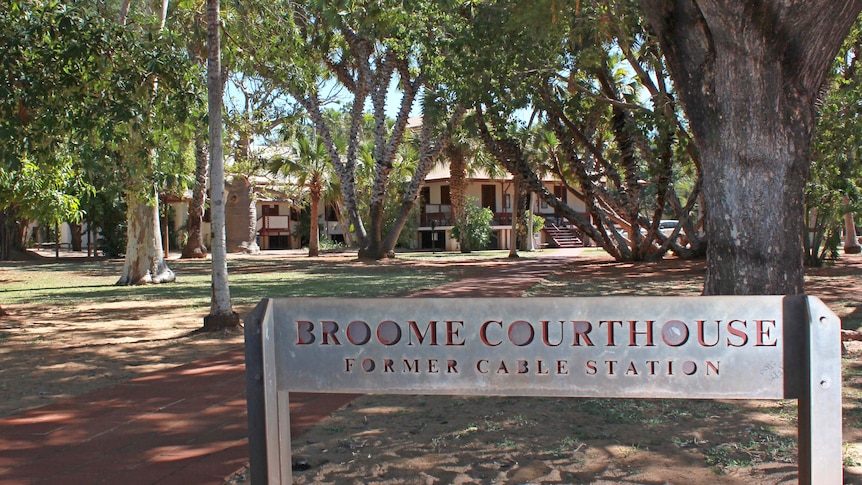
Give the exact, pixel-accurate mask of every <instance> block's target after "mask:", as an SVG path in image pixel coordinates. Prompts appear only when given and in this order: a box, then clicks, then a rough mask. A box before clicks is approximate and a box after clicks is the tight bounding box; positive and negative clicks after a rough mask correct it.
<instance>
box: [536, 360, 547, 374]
mask: <svg viewBox="0 0 862 485" xmlns="http://www.w3.org/2000/svg"><path fill="white" fill-rule="evenodd" d="M536 375H540V376H546V375H548V369H547V368H545V361H544V360H541V359H540V360H537V361H536Z"/></svg>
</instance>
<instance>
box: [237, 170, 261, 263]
mask: <svg viewBox="0 0 862 485" xmlns="http://www.w3.org/2000/svg"><path fill="white" fill-rule="evenodd" d="M247 182H248V219H247V222H248V235H247V236H246V239H245V241H243V242H242V244H240V248H242V252H244V253H246V254H257V253H259V252H260V246H258V244H257V194H256V193H255V191H254V190H255V189H254V182H252V181H251V180H247Z"/></svg>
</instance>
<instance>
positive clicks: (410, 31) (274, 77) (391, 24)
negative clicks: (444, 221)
mask: <svg viewBox="0 0 862 485" xmlns="http://www.w3.org/2000/svg"><path fill="white" fill-rule="evenodd" d="M264 3H265V5H263V4H264ZM455 3H460V2H455ZM264 6H265V7H266V8H259V7H264ZM289 6H290V7H292V8H294V9H296V10H284V8H285V7H284V5H282V4H278V3H277V4H269V3H266V2H261V4H259V5H254V4H249V3H247V2H238V3H237V4H236V10H237V12H238V14H239V15H240V16H241V18H242V22H243V23H244V24H245V25H251V24H254V25H255V26H256V28H255V29H244V31H243V32H242V33H241V34H242V35H243V36H245V40H244V41H243V48H245V49H254V53H253V55H252V56H248V61H249V62H248V65H249V68H250V69H252V68H253V69H254V70H256V72H257V73H259V74H260V75H261V76H264V77H266V78H267V79H269V80H271V81H273V82H279V83H280V85H281V86H282V87H283V88H284V89H285V90H286V91H288V92H289V93H290V94H291V95H292V96H293V97H294V98H295V99H296V100H297V102H299V103H300V104H301V105H302V107H303V108H304V109H305V111H306V112H307V113H308V116H309V118H310V119H311V120H312V123H313V124H314V127H315V130H316V131H317V134H318V136H319V137H320V139H321V140H322V142H323V143H324V146H325V147H326V149H327V154H328V156H329V159H330V163H331V164H332V165H333V168H334V170H335V172H336V174H337V176H338V178H339V183H340V187H341V190H342V199H343V201H344V205H345V210H346V212H347V215H348V220H349V222H350V225H351V226H352V228H353V232H354V234H355V236H356V239H357V240H358V242H359V246H360V248H359V256H360V257H362V258H370V259H380V258H383V257H387V256H390V255H392V254H393V253H392V250H393V248H394V245H395V243H396V242H397V240H398V236H399V234H400V232H401V230H402V228H403V227H404V225H405V224H406V221H407V219H408V218H409V216H410V211H411V210H412V208H413V206H414V205H415V203H416V200H417V199H418V196H419V192H418V191H419V188H420V187H421V184H422V182H423V181H424V177H425V175H426V174H427V171H425V172H423V171H422V170H423V169H425V168H427V169H428V170H430V167H429V166H428V163H433V161H434V160H436V158H437V156H438V155H439V152H440V150H441V149H442V147H443V146H445V145H446V143H447V142H446V137H447V136H448V134H447V133H448V132H449V127H451V126H452V125H453V123H452V121H453V120H456V119H460V116H461V115H462V114H463V110H461V109H459V108H457V107H453V106H450V107H449V108H448V109H441V107H442V106H445V105H446V103H444V102H443V101H444V98H443V97H442V96H441V95H439V94H438V93H437V92H436V91H435V89H436V87H437V86H439V85H440V83H441V81H440V80H439V79H438V78H437V77H436V76H437V75H438V73H439V72H440V71H439V70H437V69H436V67H437V63H438V60H439V57H440V56H442V53H443V51H444V48H445V45H446V43H447V42H448V39H449V35H448V33H447V31H448V30H449V29H453V28H458V25H456V24H455V23H453V22H452V21H453V20H454V21H457V19H456V18H453V17H451V11H452V10H451V7H452V6H451V5H449V4H448V3H447V4H444V5H438V4H433V3H430V2H418V3H407V4H405V3H403V2H389V1H387V2H347V3H344V2H335V3H331V2H308V3H307V4H305V5H304V6H303V5H300V4H296V3H292V4H289ZM273 38H277V39H279V42H272V41H271V39H273ZM333 84H337V85H338V86H339V87H340V88H341V89H342V91H341V98H342V102H344V104H345V106H346V110H347V111H348V113H349V120H350V122H349V129H348V136H347V144H346V148H345V149H344V150H339V149H338V147H337V146H336V144H335V143H334V141H333V136H332V129H333V127H332V126H331V125H330V124H328V123H327V120H326V118H325V116H324V113H325V112H326V96H324V95H322V94H321V93H322V92H325V91H326V90H327V86H330V87H331V86H332V85H333ZM393 85H397V86H398V88H399V92H398V93H397V94H393V93H392V90H391V87H392V86H393ZM420 88H424V89H425V90H426V91H425V96H424V98H425V99H424V101H423V102H422V106H423V108H424V111H423V120H424V121H423V129H422V132H421V133H420V139H421V140H422V144H421V146H420V151H421V155H420V163H419V164H418V165H417V171H415V172H414V173H413V175H412V177H411V180H410V182H409V183H407V184H406V186H405V187H406V189H405V190H406V192H404V193H402V194H399V196H398V197H397V200H396V201H393V202H394V203H395V204H396V205H397V206H398V207H400V208H401V209H402V210H399V213H398V216H397V217H396V218H395V220H394V222H393V224H392V225H391V226H389V227H386V226H387V224H386V222H387V211H386V205H387V201H388V200H391V199H390V191H389V190H388V189H389V185H388V184H389V181H390V179H389V176H390V174H391V173H392V171H393V168H394V166H395V164H396V161H397V155H398V150H399V147H400V146H401V145H402V143H403V142H404V137H405V133H406V127H407V120H408V117H409V115H410V111H411V109H412V108H413V105H414V101H416V100H417V99H418V97H419V93H420ZM393 95H395V96H400V102H399V103H398V108H397V114H396V115H395V116H394V119H391V118H390V117H389V116H388V114H387V105H388V102H387V101H388V100H389V98H390V97H391V96H393ZM369 105H370V109H371V114H370V116H371V117H372V118H373V120H374V124H373V127H372V132H371V135H372V137H373V140H374V141H373V150H372V152H371V153H372V156H373V157H372V159H373V167H374V183H373V185H372V187H371V190H370V203H369V206H368V209H367V217H364V216H365V214H362V213H361V212H360V201H359V197H358V193H357V187H356V184H357V174H356V169H357V156H358V155H359V148H360V138H361V129H362V125H363V122H364V119H365V116H366V107H367V106H369ZM432 106H433V108H432ZM366 222H367V226H366Z"/></svg>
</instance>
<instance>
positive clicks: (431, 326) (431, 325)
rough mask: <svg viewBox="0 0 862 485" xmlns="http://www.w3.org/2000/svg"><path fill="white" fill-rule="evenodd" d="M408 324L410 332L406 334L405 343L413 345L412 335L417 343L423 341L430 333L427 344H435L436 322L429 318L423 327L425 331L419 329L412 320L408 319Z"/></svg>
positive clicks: (420, 343)
mask: <svg viewBox="0 0 862 485" xmlns="http://www.w3.org/2000/svg"><path fill="white" fill-rule="evenodd" d="M407 324H408V326H409V327H410V332H409V333H408V334H407V345H413V338H412V336H413V335H415V336H416V341H417V342H419V345H422V344H423V343H425V339H426V338H428V334H429V333H430V334H431V342H429V343H428V345H437V322H436V321H434V320H431V321H430V322H428V326H427V327H425V333H422V332H420V331H419V325H418V324H416V322H414V321H408V322H407Z"/></svg>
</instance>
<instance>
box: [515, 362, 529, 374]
mask: <svg viewBox="0 0 862 485" xmlns="http://www.w3.org/2000/svg"><path fill="white" fill-rule="evenodd" d="M528 372H530V369H529V367H528V366H527V361H526V360H519V361H518V374H526V373H528Z"/></svg>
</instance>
